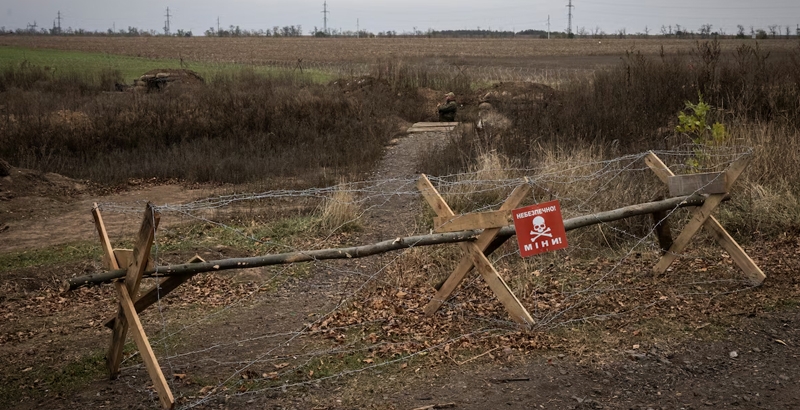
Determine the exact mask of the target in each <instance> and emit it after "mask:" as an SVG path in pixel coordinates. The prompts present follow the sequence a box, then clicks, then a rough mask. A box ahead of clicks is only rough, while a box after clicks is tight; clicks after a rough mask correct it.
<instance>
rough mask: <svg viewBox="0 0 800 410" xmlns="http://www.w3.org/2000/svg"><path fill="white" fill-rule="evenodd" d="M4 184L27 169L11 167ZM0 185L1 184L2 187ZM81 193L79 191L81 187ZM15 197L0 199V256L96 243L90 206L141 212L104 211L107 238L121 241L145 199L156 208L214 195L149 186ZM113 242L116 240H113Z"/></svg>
mask: <svg viewBox="0 0 800 410" xmlns="http://www.w3.org/2000/svg"><path fill="white" fill-rule="evenodd" d="M14 171H15V172H14V173H13V174H12V175H11V177H6V178H8V179H10V181H9V180H6V181H4V182H5V183H6V185H11V184H12V183H17V182H18V181H15V180H26V179H30V178H31V174H32V172H31V171H25V170H19V169H15V170H14ZM50 179H55V177H53V176H50V177H49V179H48V177H47V176H46V175H45V176H42V177H41V179H40V181H39V183H41V184H45V185H47V184H48V183H49V184H56V183H58V184H59V185H60V186H62V187H63V184H67V183H70V184H74V183H75V182H70V180H68V179H66V178H63V177H61V179H58V180H57V181H58V182H52V181H50ZM0 187H2V185H0ZM79 189H80V188H79ZM18 191H21V192H18V193H16V194H15V196H14V197H13V198H10V199H7V200H5V201H0V228H3V231H2V232H0V253H3V252H13V251H20V250H30V249H40V248H44V247H48V246H53V245H60V244H65V243H72V242H78V241H87V240H88V241H92V240H96V239H97V231H96V230H95V227H94V222H93V220H92V214H91V210H92V207H93V204H94V203H100V204H104V203H109V204H114V205H117V206H121V207H130V208H133V209H140V211H138V212H131V213H118V212H106V213H104V214H103V219H104V222H105V224H106V229H107V230H108V232H109V236H111V237H112V238H122V237H126V236H130V235H132V234H134V233H135V232H136V231H137V230H138V226H139V224H140V223H141V215H142V212H143V211H144V208H145V204H146V203H147V201H150V202H153V203H155V204H164V203H182V202H188V201H192V200H196V199H199V198H202V197H205V196H208V195H211V194H212V190H211V189H210V188H202V189H197V188H186V187H184V186H181V185H177V184H169V185H151V186H145V187H141V188H135V189H131V190H129V191H125V192H121V193H114V194H111V195H104V196H98V195H93V194H91V193H88V192H84V193H80V194H78V195H77V196H60V195H48V194H49V192H35V191H34V195H26V193H27V192H25V187H23V189H20V190H18ZM180 222H181V221H180V220H178V219H175V218H166V219H164V220H162V223H164V224H165V226H168V225H170V224H174V223H180ZM112 240H114V239H112Z"/></svg>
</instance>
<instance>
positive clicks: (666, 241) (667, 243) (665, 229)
mask: <svg viewBox="0 0 800 410" xmlns="http://www.w3.org/2000/svg"><path fill="white" fill-rule="evenodd" d="M663 199H664V197H662V196H658V197H656V198H655V200H656V201H661V200H663ZM650 215H651V216H652V217H653V228H654V229H655V231H656V238H657V239H658V247H659V248H660V249H661V254H662V255H663V254H665V253H666V252H667V251H669V248H670V247H671V246H672V242H673V241H672V229H671V227H670V224H669V219H668V218H669V213H668V212H667V210H659V211H656V212H653V213H652V214H650Z"/></svg>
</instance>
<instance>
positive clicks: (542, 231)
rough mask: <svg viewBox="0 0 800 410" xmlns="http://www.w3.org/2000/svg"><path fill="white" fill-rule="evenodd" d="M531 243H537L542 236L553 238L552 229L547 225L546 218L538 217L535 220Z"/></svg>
mask: <svg viewBox="0 0 800 410" xmlns="http://www.w3.org/2000/svg"><path fill="white" fill-rule="evenodd" d="M531 235H533V236H532V237H531V242H536V241H537V240H538V239H539V238H541V237H542V236H546V237H548V238H552V237H553V234H552V233H550V228H549V227H548V226H547V225H546V224H545V222H544V218H543V217H541V216H537V217H536V218H533V230H532V231H531Z"/></svg>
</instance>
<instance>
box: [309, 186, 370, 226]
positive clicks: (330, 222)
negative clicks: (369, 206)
mask: <svg viewBox="0 0 800 410" xmlns="http://www.w3.org/2000/svg"><path fill="white" fill-rule="evenodd" d="M318 214H319V224H320V227H321V228H322V229H323V230H325V231H327V232H335V231H349V230H357V229H360V228H361V218H360V217H361V215H362V214H363V211H362V209H361V206H360V205H359V204H358V202H357V201H356V197H355V195H353V192H352V191H350V189H349V188H348V184H347V183H346V182H345V181H344V180H342V181H341V182H340V183H339V185H337V186H336V190H335V191H334V192H333V194H331V195H330V196H329V197H327V198H325V200H324V201H323V202H322V204H320V206H319V209H318Z"/></svg>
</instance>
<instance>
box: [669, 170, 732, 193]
mask: <svg viewBox="0 0 800 410" xmlns="http://www.w3.org/2000/svg"><path fill="white" fill-rule="evenodd" d="M727 175H728V174H727V173H726V172H706V173H702V174H689V175H672V176H670V177H669V178H667V185H668V186H669V196H672V197H674V196H683V195H692V194H708V195H710V194H725V193H727V192H728V190H727V189H728V184H727V177H726V176H727Z"/></svg>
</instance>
